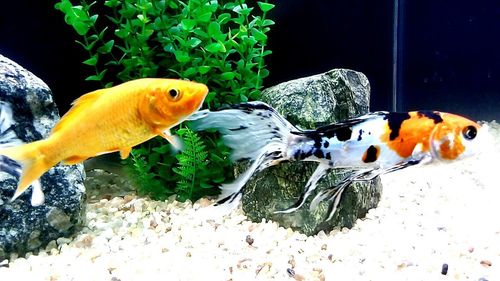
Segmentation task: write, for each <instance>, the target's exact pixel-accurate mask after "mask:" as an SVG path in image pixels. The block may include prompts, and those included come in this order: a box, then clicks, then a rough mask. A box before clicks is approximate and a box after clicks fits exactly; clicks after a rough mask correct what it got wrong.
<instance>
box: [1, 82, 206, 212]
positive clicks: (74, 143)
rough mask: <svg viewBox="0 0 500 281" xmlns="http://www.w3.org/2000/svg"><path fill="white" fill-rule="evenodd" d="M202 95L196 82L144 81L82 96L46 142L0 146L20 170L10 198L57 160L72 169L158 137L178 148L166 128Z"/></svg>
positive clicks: (199, 102) (195, 105)
mask: <svg viewBox="0 0 500 281" xmlns="http://www.w3.org/2000/svg"><path fill="white" fill-rule="evenodd" d="M207 93H208V88H207V86H205V85H204V84H200V83H196V82H191V81H184V80H176V79H162V78H144V79H137V80H133V81H129V82H126V83H123V84H120V85H117V86H114V87H111V88H107V89H101V90H96V91H93V92H91V93H88V94H86V95H83V96H81V97H80V98H78V99H77V100H75V101H74V102H73V106H72V107H71V109H70V110H69V111H68V112H67V113H66V114H65V115H64V116H63V117H62V118H61V120H60V121H59V122H58V123H57V124H56V126H55V127H54V128H53V129H52V132H51V134H50V136H49V137H47V138H46V139H43V140H39V141H35V142H32V143H28V144H21V145H17V146H12V147H3V148H0V155H4V156H7V157H8V158H11V159H13V160H15V161H17V162H19V163H20V164H21V167H22V173H21V177H20V180H19V183H18V186H17V189H16V191H15V193H14V196H13V197H12V200H15V199H16V198H17V197H19V196H20V195H21V194H22V193H23V192H24V191H25V190H26V189H27V188H28V187H29V186H30V184H32V183H34V182H37V179H38V178H39V177H40V176H42V175H43V174H44V173H45V172H47V171H48V170H49V169H50V168H51V167H53V166H54V165H56V164H57V163H59V162H61V161H62V162H63V163H64V164H66V165H72V164H77V163H81V162H83V161H84V160H86V159H88V158H90V157H94V156H97V155H101V154H105V153H110V152H115V151H119V152H120V156H121V158H122V159H125V158H127V157H128V155H129V153H130V151H131V149H132V147H133V146H135V145H138V144H140V143H143V142H145V141H147V140H149V139H151V138H153V137H155V136H158V135H160V136H162V137H164V138H165V139H167V140H168V141H169V142H170V143H172V144H173V145H174V146H175V147H176V148H180V142H179V141H178V139H177V138H176V137H174V136H172V135H171V134H170V131H169V129H170V128H172V127H174V126H175V125H177V124H179V123H180V122H182V121H184V120H185V119H186V118H187V117H188V116H189V115H191V114H192V113H194V112H195V111H197V110H198V109H199V108H200V107H201V105H202V103H203V101H204V99H205V97H206V95H207ZM36 186H39V184H38V185H36ZM36 186H35V189H37V190H33V195H32V196H42V197H41V198H32V203H33V202H34V203H36V204H41V203H42V202H43V193H42V192H41V190H38V189H39V187H38V188H37V187H36Z"/></svg>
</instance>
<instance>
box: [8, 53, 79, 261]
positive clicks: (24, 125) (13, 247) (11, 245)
mask: <svg viewBox="0 0 500 281" xmlns="http://www.w3.org/2000/svg"><path fill="white" fill-rule="evenodd" d="M0 100H1V101H3V102H7V103H10V104H11V105H12V111H13V119H14V125H13V126H14V128H13V129H14V131H15V133H16V135H17V137H18V138H19V139H21V140H22V141H23V142H32V141H35V140H39V139H42V138H45V137H47V136H48V135H49V133H50V130H51V129H52V127H53V126H54V125H55V124H56V122H57V121H58V120H59V114H58V111H57V108H56V105H55V103H54V101H53V100H52V96H51V91H50V89H49V88H48V86H47V85H46V84H45V83H43V81H41V80H40V79H39V78H37V77H36V76H35V75H33V74H32V73H30V72H29V71H27V70H25V69H23V68H22V67H20V66H19V65H18V64H16V63H15V62H13V61H11V60H9V59H7V58H5V57H3V56H1V55H0ZM83 179H84V171H83V165H74V166H62V165H57V166H56V167H54V168H52V169H51V170H49V172H47V173H46V174H44V175H43V176H42V177H41V180H40V181H41V185H42V190H43V191H44V193H45V203H44V204H42V205H41V206H37V207H34V206H31V203H30V198H31V188H30V189H28V191H26V192H25V193H24V194H23V195H21V196H20V197H19V198H18V199H16V200H15V201H13V202H11V201H10V198H11V197H12V195H13V194H14V191H15V189H16V186H17V181H18V178H17V175H12V174H9V173H6V172H0V260H3V259H4V258H9V256H10V254H11V253H17V254H19V255H23V254H24V253H26V252H28V251H36V249H38V248H39V247H43V246H45V245H46V244H47V243H48V242H50V241H51V240H54V239H57V238H59V237H63V236H70V235H72V234H73V233H75V231H77V230H78V229H79V228H80V226H81V224H82V222H83V220H84V218H85V216H84V211H85V210H84V208H85V204H84V200H85V188H84V186H83Z"/></svg>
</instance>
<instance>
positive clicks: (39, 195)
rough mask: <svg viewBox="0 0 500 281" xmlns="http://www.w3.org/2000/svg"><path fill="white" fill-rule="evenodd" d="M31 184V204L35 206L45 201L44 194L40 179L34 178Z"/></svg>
mask: <svg viewBox="0 0 500 281" xmlns="http://www.w3.org/2000/svg"><path fill="white" fill-rule="evenodd" d="M31 186H32V187H33V189H32V190H31V206H33V207H36V206H40V205H42V204H43V203H44V202H45V196H44V195H43V191H42V185H41V184H40V181H39V180H35V181H34V182H33V183H32V184H31Z"/></svg>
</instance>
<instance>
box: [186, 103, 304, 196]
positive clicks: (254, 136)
mask: <svg viewBox="0 0 500 281" xmlns="http://www.w3.org/2000/svg"><path fill="white" fill-rule="evenodd" d="M188 120H190V121H192V122H191V127H192V129H193V130H196V131H201V130H206V129H210V128H214V129H217V130H218V131H219V132H220V133H221V134H222V139H223V141H224V144H225V145H227V146H228V147H230V148H231V149H232V154H231V160H232V161H233V162H236V161H242V160H249V161H250V162H251V163H252V164H251V166H250V168H248V169H247V170H246V171H245V172H244V173H242V174H241V175H239V177H238V178H237V179H236V180H235V181H234V182H233V183H230V184H223V185H222V186H221V189H222V193H221V195H220V198H221V199H220V200H219V203H224V202H228V203H230V204H231V205H232V206H235V205H236V206H237V204H234V203H235V202H234V201H236V202H237V201H238V200H239V199H240V198H241V196H240V195H241V193H242V191H243V187H244V185H245V184H246V183H247V181H248V180H249V179H250V178H251V176H252V175H253V174H254V173H255V172H258V171H262V170H264V169H265V168H267V167H269V166H272V165H275V164H278V163H279V162H281V161H284V160H288V159H289V156H288V155H287V154H286V150H287V147H288V141H289V139H290V137H291V136H292V131H298V129H297V128H295V127H294V126H293V125H292V124H290V123H289V122H288V121H287V120H285V119H284V118H283V117H282V116H281V115H279V114H278V113H277V112H276V111H275V110H274V109H273V108H272V107H270V106H269V105H267V104H265V103H263V102H248V103H241V104H237V105H234V106H232V107H231V108H226V109H221V110H217V111H209V110H202V111H199V112H196V113H195V114H193V115H192V116H191V117H189V118H188Z"/></svg>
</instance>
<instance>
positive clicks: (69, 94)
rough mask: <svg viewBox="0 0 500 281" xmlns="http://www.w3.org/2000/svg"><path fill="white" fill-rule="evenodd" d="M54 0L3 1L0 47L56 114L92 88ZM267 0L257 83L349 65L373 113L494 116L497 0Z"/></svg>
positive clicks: (499, 35)
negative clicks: (37, 83) (47, 96)
mask: <svg viewBox="0 0 500 281" xmlns="http://www.w3.org/2000/svg"><path fill="white" fill-rule="evenodd" d="M55 2H56V1H48V0H41V1H40V0H39V1H33V0H16V1H8V2H6V1H4V3H2V7H1V8H0V53H1V54H3V55H4V56H6V57H8V58H10V59H12V60H14V61H16V62H17V63H19V64H20V65H22V66H24V67H25V68H27V69H28V70H30V71H31V72H33V73H34V74H36V75H37V76H39V77H40V78H41V79H42V80H44V81H45V82H46V83H47V84H48V85H49V87H50V88H51V89H52V91H53V93H54V98H55V100H56V102H57V104H58V106H59V108H60V111H61V113H64V112H65V111H66V110H67V109H68V107H69V104H70V102H71V101H72V100H74V99H75V98H77V97H78V96H80V95H82V94H84V93H86V92H89V91H91V90H94V89H95V88H97V87H99V85H97V84H93V83H91V82H85V81H84V78H85V77H86V76H88V75H89V72H90V69H88V68H87V67H86V66H84V65H82V64H81V61H83V60H85V59H86V54H85V52H84V51H83V50H82V49H81V47H80V46H78V45H77V44H75V43H74V41H75V40H76V39H78V36H77V35H76V33H75V32H74V31H73V29H72V28H71V27H70V26H68V25H66V23H65V22H64V18H63V15H62V13H61V12H59V11H56V10H55V9H54V8H53V5H54V3H55ZM276 2H278V3H277V6H276V8H275V9H274V10H273V13H272V14H271V18H272V19H274V20H275V22H276V25H275V26H273V27H272V30H271V32H270V34H269V48H270V49H271V50H272V51H273V55H271V56H270V57H268V60H267V64H268V68H269V70H270V73H271V74H270V76H269V77H268V79H267V80H266V81H265V85H266V86H272V85H274V84H277V83H279V82H284V81H287V80H291V79H295V78H299V77H304V76H308V75H313V74H318V73H321V72H325V71H328V70H330V69H332V68H350V69H354V70H357V71H361V72H363V73H365V74H366V75H367V76H368V79H369V80H370V83H371V87H372V96H371V109H372V110H373V111H374V110H399V111H402V110H405V111H406V110H416V109H435V110H441V111H450V112H455V113H459V114H463V115H466V116H469V117H471V118H473V119H482V120H491V119H500V118H499V117H500V113H499V108H500V1H498V0H479V1H460V0H456V1H450V0H441V1H432V0H419V1H408V2H407V1H405V0H395V1H371V0H350V1H338V0H335V1H334V0H332V1H324V0H307V1H306V0H286V1H276ZM395 7H396V8H397V9H395ZM394 32H396V34H397V36H394V35H393V34H394ZM394 38H395V40H394ZM394 50H395V51H394ZM393 57H395V58H396V59H393ZM393 66H395V67H393Z"/></svg>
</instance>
